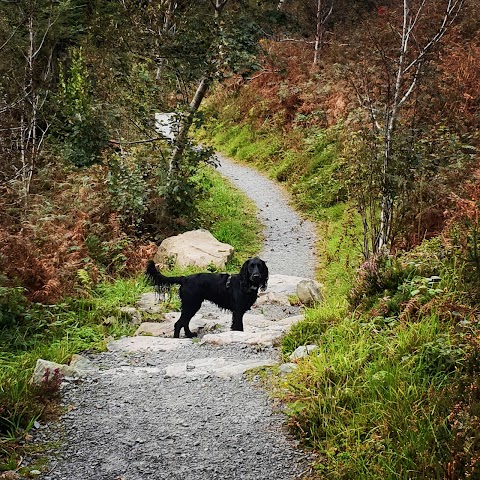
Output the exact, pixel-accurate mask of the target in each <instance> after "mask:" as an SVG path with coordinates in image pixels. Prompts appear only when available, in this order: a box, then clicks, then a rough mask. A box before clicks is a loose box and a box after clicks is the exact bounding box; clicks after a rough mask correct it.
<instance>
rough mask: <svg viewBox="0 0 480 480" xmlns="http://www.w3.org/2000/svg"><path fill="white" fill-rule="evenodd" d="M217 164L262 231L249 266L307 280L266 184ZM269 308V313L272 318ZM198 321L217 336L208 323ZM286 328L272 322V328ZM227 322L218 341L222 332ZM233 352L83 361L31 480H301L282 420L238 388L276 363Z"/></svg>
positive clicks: (257, 392)
mask: <svg viewBox="0 0 480 480" xmlns="http://www.w3.org/2000/svg"><path fill="white" fill-rule="evenodd" d="M221 163H222V166H221V168H220V172H221V173H222V174H223V175H225V176H226V177H228V178H230V179H231V180H232V181H233V182H234V183H235V184H236V185H237V186H238V187H239V188H241V189H243V190H244V191H246V193H247V195H249V196H250V197H251V198H252V199H253V200H254V201H255V203H256V204H257V206H258V208H259V218H260V221H261V222H262V223H263V224H264V226H265V228H266V241H265V249H264V251H263V252H262V254H261V255H262V257H263V258H265V259H266V261H267V262H268V264H269V268H270V271H271V274H283V275H296V276H301V277H311V278H313V269H314V254H313V244H314V235H313V227H312V226H311V225H310V224H309V223H308V222H302V220H301V219H300V217H298V215H297V214H295V212H293V210H292V209H291V207H290V206H289V205H288V201H287V197H286V196H285V195H284V194H283V193H282V191H281V190H280V189H279V188H278V187H277V186H276V185H275V184H274V183H273V182H271V181H269V180H267V179H265V178H263V177H262V176H261V175H260V174H258V173H257V172H255V171H253V170H251V169H248V168H246V167H239V166H238V165H235V164H233V163H231V162H229V161H227V160H226V159H225V158H223V157H221ZM267 291H268V290H267ZM270 307H272V308H273V309H274V311H275V312H277V310H275V308H277V307H278V306H274V305H270ZM268 308H269V305H268V304H264V305H262V306H261V308H259V309H257V312H256V313H255V312H253V313H251V314H250V325H249V326H248V322H247V326H246V327H245V328H246V331H247V329H248V328H250V329H251V330H252V331H253V332H254V331H255V329H257V330H258V328H259V327H260V325H261V324H262V322H263V323H268V322H269V321H270V320H267V319H266V318H265V315H263V314H262V313H258V310H261V311H264V310H268ZM208 315H210V316H208V320H209V321H210V322H212V323H213V324H214V325H216V327H215V328H218V324H219V321H220V316H219V314H212V313H210V314H208ZM212 315H213V317H212ZM215 315H217V316H215ZM290 318H293V317H289V318H285V319H283V317H279V316H277V317H276V319H275V321H274V322H273V323H276V325H280V324H281V323H282V321H283V320H289V319H290ZM295 318H296V317H295ZM228 321H229V320H227V323H226V324H225V323H224V324H223V326H222V327H221V329H223V330H228ZM270 323H272V322H270ZM156 325H158V324H156ZM223 333H225V332H223ZM234 333H242V332H234ZM245 333H247V332H245ZM210 336H215V333H214V334H211V335H210ZM236 341H237V340H236ZM242 342H243V341H237V343H230V344H226V345H222V346H218V345H215V344H208V343H205V342H195V341H192V340H190V339H181V340H178V339H172V338H165V337H142V336H137V337H131V338H126V339H121V340H117V341H113V342H111V343H110V344H109V345H108V347H109V351H107V352H103V353H100V354H91V355H88V358H89V360H90V361H91V365H92V369H93V370H92V371H91V373H90V374H89V375H88V377H87V378H85V379H83V380H82V381H79V382H76V381H67V382H64V384H63V387H62V393H63V403H64V406H65V409H66V413H65V414H64V415H63V416H62V418H61V419H60V421H59V422H56V423H52V424H48V425H41V426H40V428H38V429H37V431H36V433H35V441H36V442H38V443H41V444H43V445H49V446H50V457H51V459H50V460H51V461H50V465H49V466H48V470H47V471H46V472H43V473H42V474H41V475H39V476H38V477H37V478H41V479H43V480H150V479H153V480H160V479H165V480H167V479H168V480H177V479H178V480H211V479H219V480H227V479H228V480H230V479H241V480H294V479H299V478H303V474H304V473H305V472H307V471H309V463H310V462H309V460H310V457H309V456H308V455H307V454H306V453H305V452H303V451H301V450H300V449H298V448H297V446H296V443H295V442H294V441H293V440H292V439H291V438H290V437H289V436H288V435H287V432H286V430H285V426H284V420H285V418H284V416H283V415H282V414H281V412H278V411H275V410H274V409H273V405H272V403H271V401H270V400H269V399H268V397H267V395H266V393H265V392H264V390H263V388H262V387H261V383H260V379H259V377H258V376H256V377H254V379H253V381H247V380H246V378H245V376H244V375H243V374H242V372H243V371H245V368H244V367H243V366H244V365H249V366H250V367H251V366H252V365H271V364H272V363H278V361H279V355H278V351H277V349H276V348H274V347H273V346H271V343H270V344H268V343H263V344H262V343H261V342H259V343H256V344H252V345H249V344H246V343H245V342H243V343H242ZM55 445H60V447H59V448H57V447H55ZM310 478H311V477H310Z"/></svg>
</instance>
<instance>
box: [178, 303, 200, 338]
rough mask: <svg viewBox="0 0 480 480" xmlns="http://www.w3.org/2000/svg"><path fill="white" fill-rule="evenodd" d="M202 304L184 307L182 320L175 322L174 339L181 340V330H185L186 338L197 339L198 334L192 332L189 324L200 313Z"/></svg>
mask: <svg viewBox="0 0 480 480" xmlns="http://www.w3.org/2000/svg"><path fill="white" fill-rule="evenodd" d="M201 305H202V303H201V302H200V303H198V304H197V303H196V304H190V305H182V314H181V315H180V318H179V319H178V320H177V321H176V322H175V325H174V330H173V337H174V338H179V337H180V330H181V329H182V328H183V329H184V331H185V336H186V337H187V338H192V337H196V336H197V334H196V333H193V332H191V331H190V328H189V326H188V325H189V323H190V320H191V319H192V317H193V316H194V315H195V314H196V313H197V312H198V310H199V309H200V307H201Z"/></svg>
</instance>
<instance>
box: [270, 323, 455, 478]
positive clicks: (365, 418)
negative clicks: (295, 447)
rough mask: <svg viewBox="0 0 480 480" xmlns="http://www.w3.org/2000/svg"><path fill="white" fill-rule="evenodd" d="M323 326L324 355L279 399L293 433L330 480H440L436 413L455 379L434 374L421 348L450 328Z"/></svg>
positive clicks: (440, 431) (286, 384) (283, 387)
mask: <svg viewBox="0 0 480 480" xmlns="http://www.w3.org/2000/svg"><path fill="white" fill-rule="evenodd" d="M320 324H321V325H323V327H324V328H323V329H324V332H323V334H322V335H321V340H320V341H318V346H319V350H318V351H317V352H315V353H314V354H311V355H310V357H309V358H308V359H305V360H304V361H301V362H299V368H298V369H297V370H296V371H295V372H293V373H292V374H290V375H289V376H288V377H287V378H286V379H285V380H284V381H283V382H282V383H281V384H280V385H279V386H278V392H281V394H280V396H281V398H282V399H284V400H285V399H286V400H288V401H289V404H288V414H289V417H290V424H291V426H292V428H293V429H294V430H295V431H296V432H297V433H298V434H299V435H300V436H301V438H302V439H303V441H305V442H306V444H307V445H309V446H310V447H313V448H314V449H315V450H316V451H318V452H320V453H321V454H322V462H320V463H319V464H318V468H319V470H321V471H322V472H323V474H324V475H325V478H339V479H341V478H345V479H347V478H349V479H362V478H364V479H373V478H378V479H408V478H442V477H441V465H440V464H439V462H438V458H439V456H441V454H442V453H445V452H442V451H441V447H440V445H439V436H445V434H446V431H445V429H444V427H443V425H442V423H441V422H440V423H439V419H441V418H442V412H439V411H437V409H438V408H439V407H438V405H439V404H441V402H440V400H441V397H442V395H443V387H444V386H445V385H446V384H447V383H448V381H449V379H450V375H451V374H450V373H449V372H448V371H444V372H442V371H437V372H436V373H435V374H432V370H431V369H430V368H427V366H428V365H429V364H430V359H429V358H428V355H426V353H425V352H426V350H424V349H423V348H422V347H423V345H425V344H429V343H431V342H434V341H435V339H436V338H438V336H439V335H440V334H446V335H448V332H445V326H444V325H442V324H441V323H440V322H439V321H438V320H437V319H436V318H435V317H430V318H426V319H425V320H424V322H421V323H410V324H404V325H402V326H401V327H398V328H397V329H393V330H391V329H379V328H378V327H377V326H376V325H375V324H374V323H372V322H371V323H368V324H362V323H361V322H358V321H357V320H356V319H353V318H351V317H348V316H347V317H345V318H342V319H341V320H339V321H338V323H331V322H330V323H329V322H325V323H321V322H320ZM291 335H295V333H294V332H292V333H291ZM292 348H293V345H292ZM443 414H445V412H443Z"/></svg>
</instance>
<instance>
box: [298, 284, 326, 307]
mask: <svg viewBox="0 0 480 480" xmlns="http://www.w3.org/2000/svg"><path fill="white" fill-rule="evenodd" d="M320 288H321V285H320V284H319V283H318V282H316V281H315V280H302V281H301V282H300V283H299V284H298V285H297V297H298V299H299V300H300V301H301V302H302V303H303V305H306V306H307V307H311V306H313V305H316V304H318V303H320V302H321V301H322V300H323V299H322V294H321V291H320Z"/></svg>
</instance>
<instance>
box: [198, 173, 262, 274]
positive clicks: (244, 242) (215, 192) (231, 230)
mask: <svg viewBox="0 0 480 480" xmlns="http://www.w3.org/2000/svg"><path fill="white" fill-rule="evenodd" d="M207 174H208V176H209V179H210V181H211V185H212V187H211V189H210V191H209V195H208V197H206V198H203V199H201V200H200V201H199V204H198V210H199V214H200V219H201V220H200V221H201V224H202V227H203V228H206V229H208V230H209V231H210V232H211V233H212V235H213V236H214V237H215V238H216V239H217V240H219V241H220V242H224V243H228V244H229V245H231V246H232V247H233V248H234V249H235V252H234V257H233V259H232V261H231V262H229V264H228V265H227V269H229V270H236V269H238V267H239V266H241V265H242V264H243V262H244V261H245V260H246V259H247V258H248V257H252V256H255V255H256V254H258V252H259V250H260V248H261V244H262V232H263V226H262V225H261V224H260V223H259V222H258V219H257V215H256V213H257V212H256V208H255V205H254V203H253V202H252V201H251V200H250V199H248V198H247V197H246V196H245V195H244V194H243V193H242V192H239V191H238V190H236V189H235V188H234V187H233V185H232V184H231V183H229V182H228V181H226V180H224V179H223V178H222V177H221V176H220V174H219V173H217V172H215V171H214V170H212V169H210V170H209V171H208V172H207Z"/></svg>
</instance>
